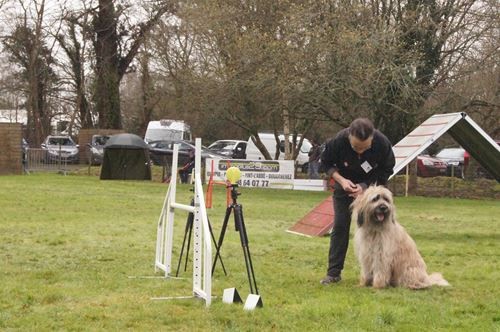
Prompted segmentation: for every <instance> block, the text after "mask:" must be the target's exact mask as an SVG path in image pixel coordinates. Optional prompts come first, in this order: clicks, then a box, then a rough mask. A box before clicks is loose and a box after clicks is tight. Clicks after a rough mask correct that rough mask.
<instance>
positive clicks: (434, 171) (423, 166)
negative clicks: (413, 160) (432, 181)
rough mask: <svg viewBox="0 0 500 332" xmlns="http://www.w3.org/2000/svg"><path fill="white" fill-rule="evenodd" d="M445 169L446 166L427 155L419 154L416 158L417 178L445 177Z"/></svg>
mask: <svg viewBox="0 0 500 332" xmlns="http://www.w3.org/2000/svg"><path fill="white" fill-rule="evenodd" d="M447 169H448V164H447V163H446V162H445V161H443V160H441V159H439V158H436V157H431V156H430V155H428V154H421V155H419V156H418V157H417V176H421V177H434V176H446V173H447Z"/></svg>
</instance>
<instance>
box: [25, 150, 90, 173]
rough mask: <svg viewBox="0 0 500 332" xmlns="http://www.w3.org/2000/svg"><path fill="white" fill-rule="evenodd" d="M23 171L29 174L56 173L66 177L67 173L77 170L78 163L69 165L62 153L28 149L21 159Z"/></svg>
mask: <svg viewBox="0 0 500 332" xmlns="http://www.w3.org/2000/svg"><path fill="white" fill-rule="evenodd" d="M23 164H24V171H25V172H26V173H28V174H29V173H31V172H58V173H62V174H64V175H66V173H67V172H69V171H71V170H74V169H76V168H79V167H80V165H79V164H78V163H73V164H70V163H68V159H67V158H65V156H64V152H62V151H59V152H56V153H51V154H49V152H48V151H47V150H45V149H34V148H28V149H27V150H26V152H25V154H24V158H23Z"/></svg>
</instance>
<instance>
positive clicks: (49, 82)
mask: <svg viewBox="0 0 500 332" xmlns="http://www.w3.org/2000/svg"><path fill="white" fill-rule="evenodd" d="M19 4H20V6H21V8H22V15H21V17H20V20H19V21H18V23H17V24H16V26H15V27H14V30H13V31H12V33H11V34H10V35H8V36H6V37H5V38H4V40H3V44H4V47H5V49H6V51H7V52H8V53H9V55H10V61H11V62H12V63H15V64H17V65H18V66H19V68H20V71H19V76H20V78H21V80H22V81H23V82H24V84H25V85H24V88H23V90H24V93H25V95H26V110H27V113H28V131H27V133H28V140H29V141H30V142H31V143H32V144H33V145H35V146H38V145H39V144H40V143H41V141H42V140H43V139H44V138H45V137H46V136H47V135H48V134H50V129H51V128H50V122H51V117H52V114H51V112H50V109H49V103H48V100H49V98H50V94H51V92H52V91H53V89H54V85H55V82H56V81H57V75H56V73H55V71H54V65H55V59H54V58H53V56H52V49H51V48H49V47H48V46H47V45H46V43H45V40H44V38H45V36H44V31H43V23H44V14H45V1H44V0H41V1H33V2H32V3H31V5H32V7H31V8H32V9H33V10H34V17H30V13H31V10H30V9H29V8H28V7H26V6H25V3H24V2H23V1H19ZM31 20H32V21H31Z"/></svg>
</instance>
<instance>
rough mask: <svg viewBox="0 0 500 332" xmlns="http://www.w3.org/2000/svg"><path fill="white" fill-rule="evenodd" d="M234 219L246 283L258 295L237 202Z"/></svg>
mask: <svg viewBox="0 0 500 332" xmlns="http://www.w3.org/2000/svg"><path fill="white" fill-rule="evenodd" d="M234 221H235V224H236V229H237V231H238V232H239V233H240V241H241V246H242V248H243V255H244V257H245V266H246V268H247V276H248V283H249V284H250V293H252V294H257V295H259V289H258V288H257V281H256V279H255V272H254V270H253V264H252V256H251V255H250V248H249V247H248V236H247V230H246V227H245V221H244V219H243V208H242V206H241V205H239V204H238V205H236V206H235V207H234ZM254 289H255V293H254Z"/></svg>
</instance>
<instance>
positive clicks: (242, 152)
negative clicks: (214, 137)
mask: <svg viewBox="0 0 500 332" xmlns="http://www.w3.org/2000/svg"><path fill="white" fill-rule="evenodd" d="M246 149H247V142H246V141H239V140H219V141H215V142H213V143H212V144H210V145H209V146H208V150H210V151H213V152H215V153H218V154H221V155H224V156H226V157H228V158H232V159H246V156H247V155H246Z"/></svg>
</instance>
